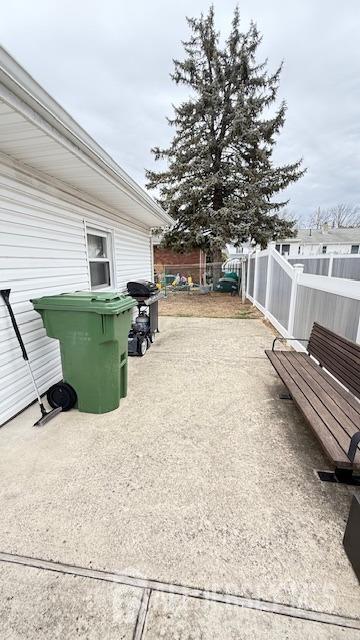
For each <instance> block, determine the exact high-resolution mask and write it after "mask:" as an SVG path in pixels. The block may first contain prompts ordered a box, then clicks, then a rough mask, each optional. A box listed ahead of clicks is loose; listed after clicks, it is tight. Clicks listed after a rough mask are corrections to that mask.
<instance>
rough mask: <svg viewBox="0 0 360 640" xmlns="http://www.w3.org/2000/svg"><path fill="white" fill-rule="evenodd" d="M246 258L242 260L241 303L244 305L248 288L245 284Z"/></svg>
mask: <svg viewBox="0 0 360 640" xmlns="http://www.w3.org/2000/svg"><path fill="white" fill-rule="evenodd" d="M245 272H246V269H245V258H244V257H243V258H242V259H241V302H242V304H244V302H245V287H246V286H247V283H246V282H245Z"/></svg>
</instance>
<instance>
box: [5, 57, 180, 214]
mask: <svg viewBox="0 0 360 640" xmlns="http://www.w3.org/2000/svg"><path fill="white" fill-rule="evenodd" d="M0 152H1V153H3V154H6V155H7V156H10V157H11V158H14V159H15V160H17V161H19V162H21V163H23V164H24V165H27V166H29V167H31V168H33V169H34V170H36V171H39V172H42V173H43V174H47V175H51V176H52V177H53V178H55V179H57V180H60V181H62V183H65V184H67V185H69V186H70V187H72V188H74V189H77V190H79V191H80V192H82V193H86V194H88V195H90V196H91V197H92V198H93V199H95V201H97V202H98V203H103V204H104V205H106V206H108V207H110V208H112V209H113V210H115V211H117V212H119V214H120V213H121V214H122V217H125V218H130V219H133V220H136V221H137V222H139V223H141V224H142V225H144V226H147V227H156V226H164V225H169V224H172V223H173V220H172V218H171V217H170V216H169V215H168V214H167V213H166V212H165V211H164V210H163V209H162V208H161V207H160V206H159V205H158V204H157V203H156V202H155V201H154V200H153V199H152V198H151V197H150V196H149V194H148V193H147V192H146V191H145V190H144V189H142V188H141V187H140V186H139V185H138V184H137V183H136V182H135V180H133V179H132V178H131V177H130V176H129V175H128V174H127V173H126V172H125V171H124V170H123V169H122V168H121V167H120V166H119V165H118V164H116V162H115V161H114V160H113V159H112V158H111V157H110V156H109V155H108V154H107V153H106V152H105V151H104V149H102V148H101V147H100V146H99V145H98V144H97V143H96V142H95V140H93V139H92V138H91V136H89V134H88V133H86V131H84V129H82V127H80V125H79V124H78V123H77V122H75V120H74V119H73V118H72V117H71V116H70V115H69V114H68V113H67V112H66V111H65V110H64V109H63V108H62V107H61V106H60V105H59V104H58V103H57V102H56V101H55V100H54V99H53V98H52V97H51V96H50V95H49V94H48V93H47V92H46V91H45V90H44V89H43V88H42V87H41V86H40V85H39V84H38V83H37V82H36V81H35V80H34V79H33V78H32V77H31V76H30V75H29V74H28V73H27V72H26V71H25V70H24V69H23V68H22V67H21V66H20V65H19V64H18V63H17V62H16V61H15V60H14V58H12V56H10V54H9V53H8V52H7V51H5V49H3V48H2V47H0Z"/></svg>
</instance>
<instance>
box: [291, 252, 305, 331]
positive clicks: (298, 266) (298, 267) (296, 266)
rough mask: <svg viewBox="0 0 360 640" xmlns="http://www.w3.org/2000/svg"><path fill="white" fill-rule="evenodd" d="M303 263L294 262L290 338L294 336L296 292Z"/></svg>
mask: <svg viewBox="0 0 360 640" xmlns="http://www.w3.org/2000/svg"><path fill="white" fill-rule="evenodd" d="M303 271H304V265H303V264H294V273H293V279H292V284H291V295H290V305H289V320H288V334H289V337H290V338H293V337H294V321H295V307H296V294H297V285H298V279H299V275H300V274H301V273H303Z"/></svg>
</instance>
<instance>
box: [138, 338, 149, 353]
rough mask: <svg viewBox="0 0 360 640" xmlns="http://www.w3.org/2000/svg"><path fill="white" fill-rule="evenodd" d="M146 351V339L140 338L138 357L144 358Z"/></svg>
mask: <svg viewBox="0 0 360 640" xmlns="http://www.w3.org/2000/svg"><path fill="white" fill-rule="evenodd" d="M147 349H148V342H147V338H140V339H139V344H138V351H139V356H144V355H145V353H146V352H147Z"/></svg>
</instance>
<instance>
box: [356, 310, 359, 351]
mask: <svg viewBox="0 0 360 640" xmlns="http://www.w3.org/2000/svg"><path fill="white" fill-rule="evenodd" d="M356 342H357V343H358V344H360V316H359V324H358V329H357V335H356Z"/></svg>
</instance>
